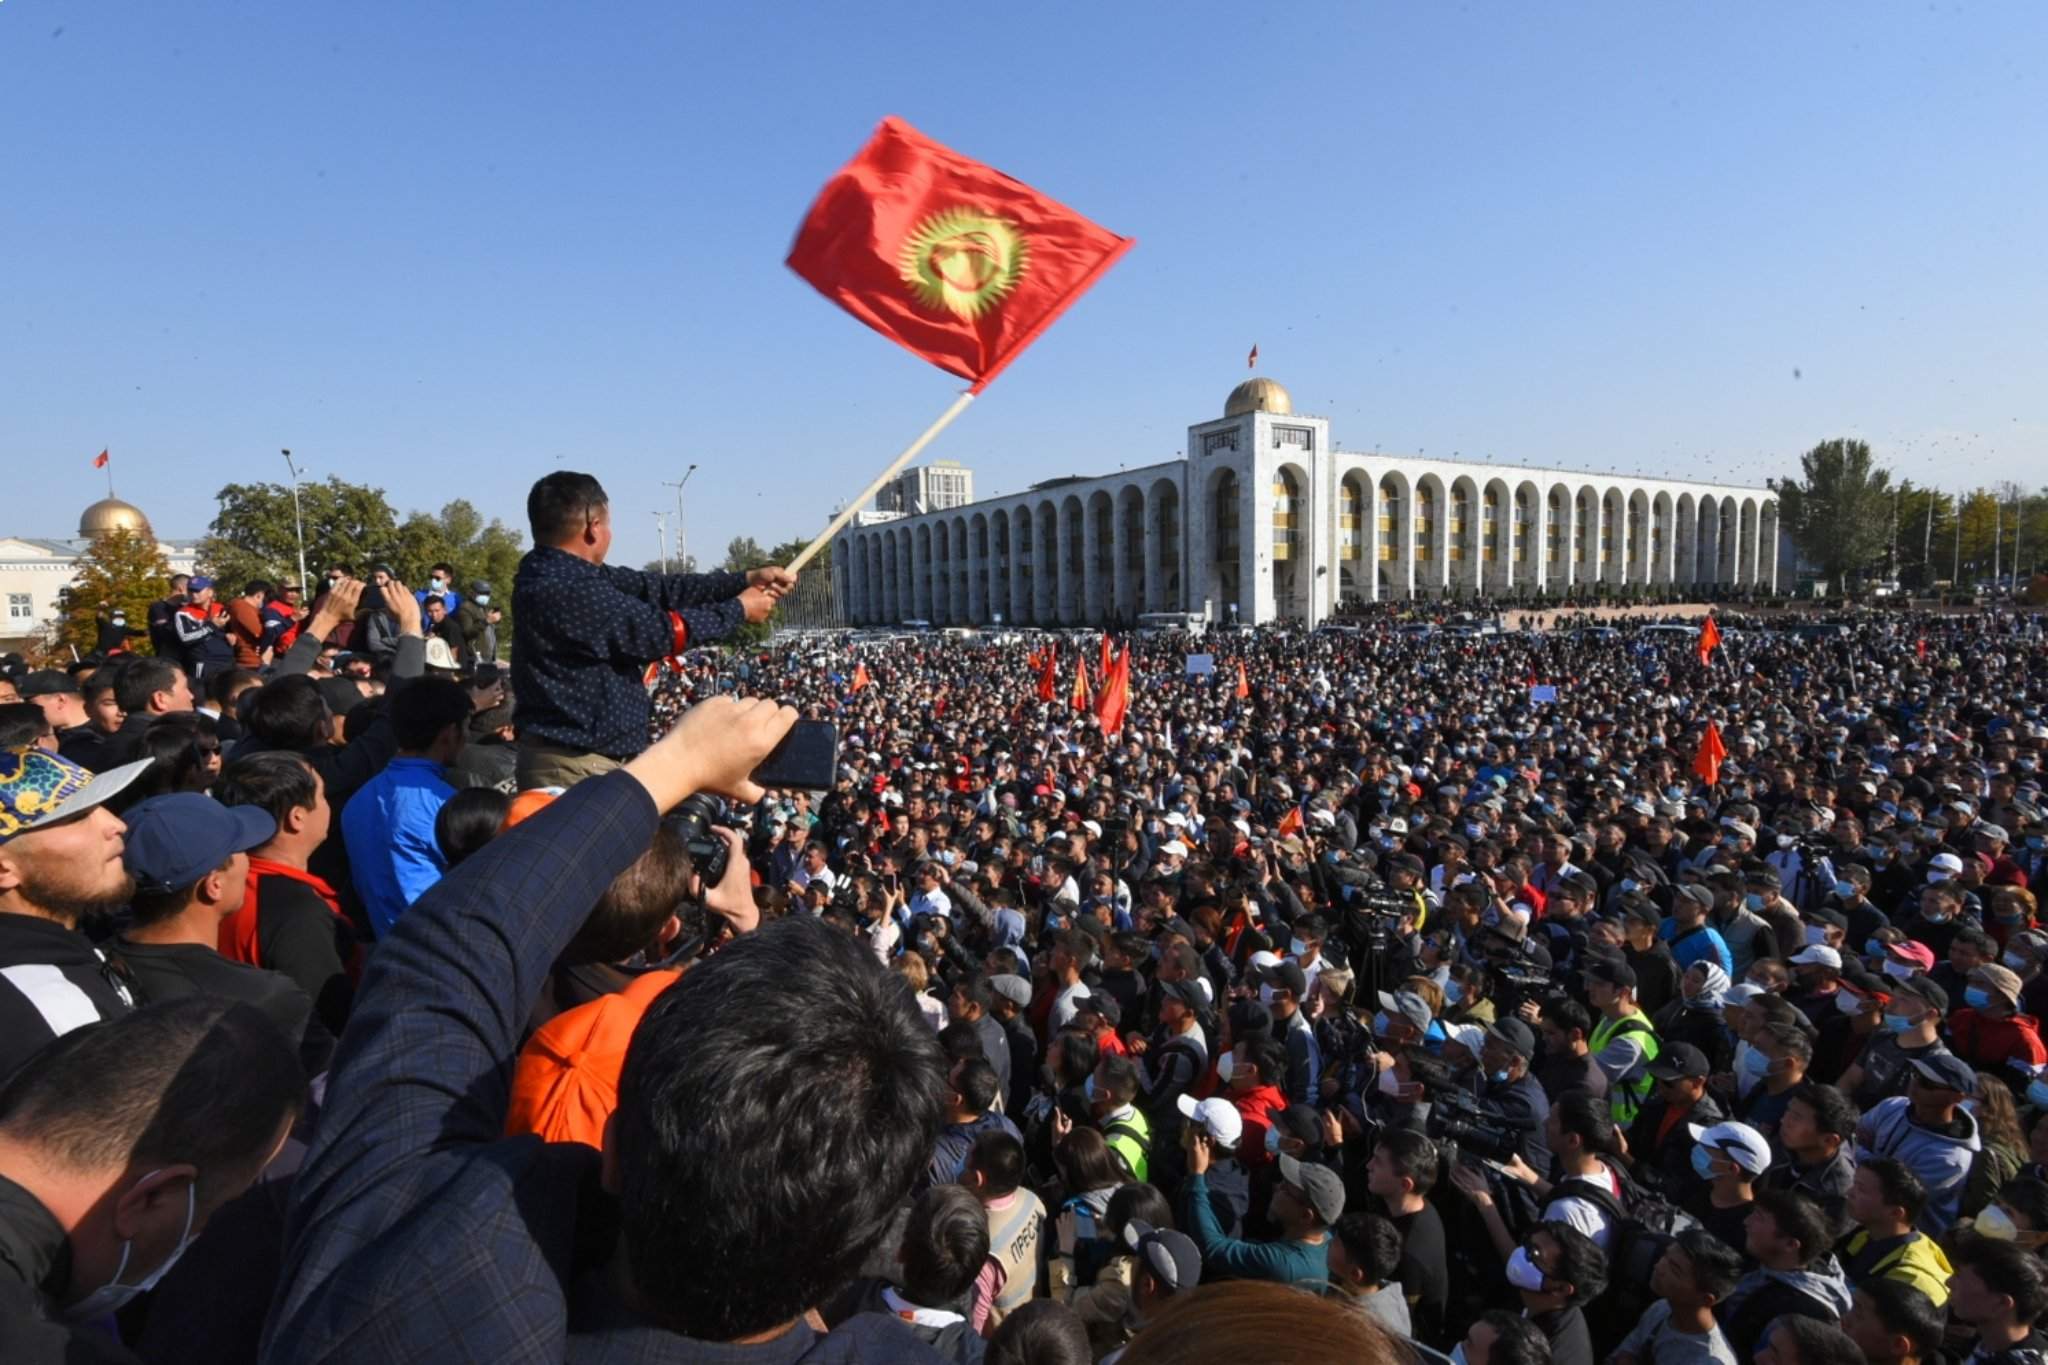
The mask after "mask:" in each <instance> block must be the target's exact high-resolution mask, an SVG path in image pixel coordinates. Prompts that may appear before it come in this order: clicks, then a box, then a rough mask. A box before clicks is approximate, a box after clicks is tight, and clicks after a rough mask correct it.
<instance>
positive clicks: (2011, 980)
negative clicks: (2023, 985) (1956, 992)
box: [1970, 962, 2020, 1005]
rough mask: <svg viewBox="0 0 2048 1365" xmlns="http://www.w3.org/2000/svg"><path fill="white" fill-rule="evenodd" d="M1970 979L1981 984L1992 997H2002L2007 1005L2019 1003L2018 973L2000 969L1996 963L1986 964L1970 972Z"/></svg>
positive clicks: (2003, 968)
mask: <svg viewBox="0 0 2048 1365" xmlns="http://www.w3.org/2000/svg"><path fill="white" fill-rule="evenodd" d="M1970 979H1971V980H1972V981H1977V982H1981V983H1982V984H1983V985H1984V986H1985V987H1986V988H1987V989H1988V990H1990V991H1991V992H1992V993H1993V994H1994V995H2002V996H2004V997H2005V1000H2006V1003H2007V1004H2010V1005H2017V1004H2019V1002H2020V978H2019V973H2018V972H2015V971H2012V970H2010V969H2008V968H2005V967H2001V966H1999V965H1998V964H1997V963H1996V962H1987V963H1985V964H1984V965H1983V966H1981V967H1979V968H1978V969H1977V970H1976V971H1974V972H1971V973H1970Z"/></svg>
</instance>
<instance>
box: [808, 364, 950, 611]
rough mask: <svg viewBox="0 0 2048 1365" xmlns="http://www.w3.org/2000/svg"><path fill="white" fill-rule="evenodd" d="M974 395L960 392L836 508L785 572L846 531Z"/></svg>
mask: <svg viewBox="0 0 2048 1365" xmlns="http://www.w3.org/2000/svg"><path fill="white" fill-rule="evenodd" d="M984 382H986V381H984ZM979 387H980V385H977V386H976V388H979ZM974 393H975V390H974V389H963V390H962V391H961V393H960V396H959V397H958V398H955V399H954V400H953V406H951V407H949V408H947V409H946V410H945V411H944V412H942V413H940V414H939V420H938V421H936V422H933V423H932V424H931V425H930V426H928V427H926V428H925V429H924V434H923V435H922V436H919V437H918V438H917V439H916V440H915V441H912V442H911V443H910V444H909V445H908V446H906V447H905V448H904V451H903V453H902V454H901V455H898V456H897V457H896V458H895V459H894V460H892V461H891V462H890V464H889V467H888V468H887V469H885V470H883V471H882V472H881V473H879V474H877V475H875V477H874V481H873V482H872V483H870V484H869V485H868V486H867V487H866V488H864V489H862V490H861V493H860V496H859V497H857V498H855V499H854V500H853V501H852V502H849V503H848V504H846V506H845V507H843V508H841V509H840V511H839V515H838V516H836V517H834V518H832V520H831V521H830V522H829V523H827V524H826V526H825V529H824V530H822V531H820V532H819V533H818V538H817V539H816V540H813V541H812V542H811V543H810V544H808V545H806V546H804V550H803V553H802V554H800V555H798V556H797V557H796V558H795V559H792V560H791V561H790V562H789V564H788V565H787V566H786V567H787V568H788V569H789V571H790V572H791V573H795V572H797V571H798V570H799V569H801V568H803V566H804V565H806V564H808V563H810V562H811V560H812V559H813V558H814V557H815V556H816V555H817V553H818V551H820V550H822V549H824V548H825V547H826V546H827V545H829V544H831V543H832V537H834V536H836V535H838V534H839V533H840V532H841V531H843V530H845V529H846V524H847V523H848V522H850V521H852V520H853V518H854V516H855V515H856V514H857V513H858V512H859V511H860V509H861V508H863V507H865V506H867V505H868V499H869V498H872V497H873V496H875V494H877V493H879V492H881V491H882V485H883V484H885V483H887V482H889V480H891V479H893V478H895V477H896V476H897V475H898V474H900V473H902V472H903V466H905V465H907V464H909V463H910V462H911V461H912V460H914V459H916V458H917V457H918V455H919V454H920V453H922V452H923V450H924V448H925V447H926V446H928V445H930V444H931V443H932V442H933V441H934V440H935V439H937V437H938V434H939V433H940V432H942V431H944V430H945V429H946V428H947V427H949V426H951V425H952V424H953V419H954V418H955V417H958V416H959V415H960V414H961V413H963V412H965V411H967V405H968V404H969V403H972V402H973V401H974Z"/></svg>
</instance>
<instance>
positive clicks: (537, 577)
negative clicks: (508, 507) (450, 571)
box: [512, 470, 796, 790]
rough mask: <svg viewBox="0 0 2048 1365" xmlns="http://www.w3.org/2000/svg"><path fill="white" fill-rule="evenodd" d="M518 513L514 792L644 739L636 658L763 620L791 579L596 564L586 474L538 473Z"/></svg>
mask: <svg viewBox="0 0 2048 1365" xmlns="http://www.w3.org/2000/svg"><path fill="white" fill-rule="evenodd" d="M526 516H527V521H528V522H529V524H530V525H531V527H532V530H533V549H531V550H529V551H527V552H526V555H525V557H524V558H523V559H521V560H520V561H519V573H518V576H517V577H516V578H515V579H514V580H513V583H512V605H513V627H512V630H513V642H512V695H513V697H514V699H515V702H516V705H517V708H518V709H517V720H516V722H515V723H516V724H517V726H518V729H519V786H520V788H521V789H522V790H525V789H529V788H533V787H567V786H570V785H572V784H574V783H575V782H576V781H577V780H579V779H581V778H584V777H588V776H591V775H593V774H595V773H600V772H605V771H608V770H610V769H612V768H616V767H618V766H619V764H620V763H621V762H623V761H624V760H626V759H628V758H631V757H632V756H633V755H634V754H637V753H639V752H640V751H641V750H642V749H644V748H646V747H647V733H648V726H649V723H650V717H651V714H652V703H651V702H650V701H649V700H648V696H647V687H646V684H645V682H644V681H643V678H644V675H645V673H646V670H647V666H648V665H649V664H652V663H655V662H657V661H658V660H661V659H666V658H669V657H670V656H672V655H677V654H681V653H682V652H683V651H684V650H685V649H687V648H689V647H691V646H692V645H704V644H710V643H712V642H713V641H716V640H722V639H724V638H726V637H727V636H729V635H731V634H732V633H733V632H734V631H735V630H737V629H739V626H740V623H741V622H742V621H765V620H766V619H768V613H769V612H770V611H771V610H773V609H774V606H775V603H776V601H777V600H778V599H780V598H781V597H782V596H783V595H784V594H786V593H787V592H789V591H790V590H791V589H792V588H794V587H795V586H796V575H794V574H792V573H790V572H789V571H788V570H787V569H779V568H766V569H755V570H752V571H751V572H749V573H746V574H736V573H715V574H668V575H666V576H664V575H661V574H650V573H639V572H637V571H635V570H632V569H626V568H621V567H619V566H618V565H616V564H607V563H605V557H606V556H607V555H608V554H610V552H611V546H612V522H611V501H610V499H609V498H608V497H606V495H605V491H604V488H603V486H602V485H601V484H599V483H598V481H597V480H596V479H594V478H592V477H591V476H590V475H588V474H575V473H570V472H569V471H567V470H563V471H560V472H557V473H554V474H550V475H548V476H547V477H546V478H544V479H542V480H540V482H538V483H536V484H535V485H534V486H533V491H532V492H530V493H528V494H527V497H526Z"/></svg>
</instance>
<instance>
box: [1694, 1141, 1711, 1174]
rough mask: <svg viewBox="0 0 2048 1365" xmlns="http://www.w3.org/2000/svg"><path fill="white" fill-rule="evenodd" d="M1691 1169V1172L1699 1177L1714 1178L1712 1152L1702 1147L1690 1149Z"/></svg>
mask: <svg viewBox="0 0 2048 1365" xmlns="http://www.w3.org/2000/svg"><path fill="white" fill-rule="evenodd" d="M1692 1170H1693V1174H1694V1175H1696V1176H1698V1177H1699V1178H1700V1179H1702V1180H1709V1181H1710V1180H1712V1179H1713V1178H1714V1154H1713V1153H1712V1152H1710V1151H1708V1150H1707V1149H1706V1148H1704V1147H1698V1146H1696V1147H1694V1148H1693V1149H1692Z"/></svg>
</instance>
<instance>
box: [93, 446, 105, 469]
mask: <svg viewBox="0 0 2048 1365" xmlns="http://www.w3.org/2000/svg"><path fill="white" fill-rule="evenodd" d="M92 467H93V468H94V469H105V468H106V467H107V452H106V451H104V450H102V451H101V452H100V453H99V454H97V455H95V456H93V457H92Z"/></svg>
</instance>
